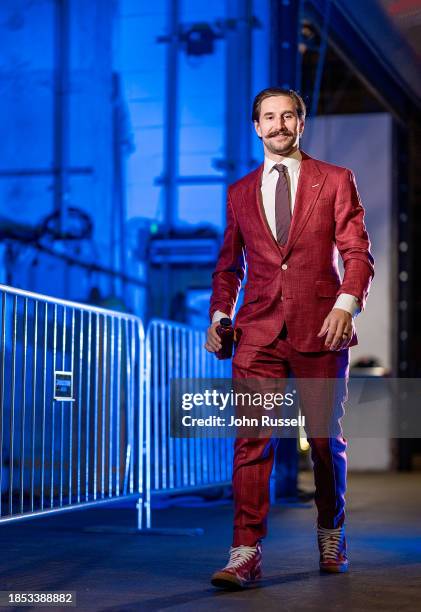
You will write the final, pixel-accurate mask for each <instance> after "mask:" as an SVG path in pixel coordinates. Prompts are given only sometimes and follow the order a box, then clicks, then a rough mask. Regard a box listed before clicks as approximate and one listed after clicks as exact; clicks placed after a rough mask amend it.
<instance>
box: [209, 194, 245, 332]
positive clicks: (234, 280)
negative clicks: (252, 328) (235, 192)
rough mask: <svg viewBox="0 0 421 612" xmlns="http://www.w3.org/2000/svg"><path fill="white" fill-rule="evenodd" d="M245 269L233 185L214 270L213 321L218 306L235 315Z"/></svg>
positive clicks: (211, 308) (228, 199) (211, 304)
mask: <svg viewBox="0 0 421 612" xmlns="http://www.w3.org/2000/svg"><path fill="white" fill-rule="evenodd" d="M245 272H246V258H245V247H244V241H243V237H242V235H241V231H240V228H239V226H238V223H237V219H236V217H235V213H234V208H233V205H232V200H231V188H228V196H227V207H226V226H225V231H224V238H223V242H222V246H221V249H220V251H219V255H218V260H217V263H216V267H215V271H214V272H213V274H212V295H211V298H210V307H209V320H210V322H212V317H213V314H214V312H215V311H216V310H220V311H222V312H224V313H226V314H227V315H228V316H229V317H230V318H231V319H232V317H233V315H234V311H235V305H236V303H237V299H238V294H239V292H240V289H241V283H242V281H243V279H244V275H245Z"/></svg>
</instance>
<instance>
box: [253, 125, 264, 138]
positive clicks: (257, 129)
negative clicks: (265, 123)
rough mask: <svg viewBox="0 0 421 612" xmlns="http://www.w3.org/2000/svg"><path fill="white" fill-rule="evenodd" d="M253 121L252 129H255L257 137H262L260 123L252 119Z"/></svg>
mask: <svg viewBox="0 0 421 612" xmlns="http://www.w3.org/2000/svg"><path fill="white" fill-rule="evenodd" d="M253 123H254V129H255V130H256V134H257V135H258V137H259V138H261V137H262V130H261V128H260V123H259V122H258V121H253Z"/></svg>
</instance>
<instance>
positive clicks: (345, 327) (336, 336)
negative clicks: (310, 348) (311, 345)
mask: <svg viewBox="0 0 421 612" xmlns="http://www.w3.org/2000/svg"><path fill="white" fill-rule="evenodd" d="M353 333H354V321H353V319H352V316H351V314H350V313H349V312H347V311H346V310H342V308H332V310H331V311H330V312H329V314H328V315H327V317H326V319H325V320H324V321H323V325H322V327H321V329H320V331H319V333H318V334H317V337H318V338H321V337H322V336H324V335H325V334H327V336H326V340H325V345H326V346H327V347H328V348H329V349H330V350H331V351H337V350H340V349H344V348H347V346H348V344H349V343H350V342H351V339H352V336H353Z"/></svg>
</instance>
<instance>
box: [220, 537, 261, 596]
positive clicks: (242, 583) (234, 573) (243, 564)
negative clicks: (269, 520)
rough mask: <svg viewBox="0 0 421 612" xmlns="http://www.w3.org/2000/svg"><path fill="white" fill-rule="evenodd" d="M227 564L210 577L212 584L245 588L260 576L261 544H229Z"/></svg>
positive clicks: (222, 586) (227, 587) (225, 587)
mask: <svg viewBox="0 0 421 612" xmlns="http://www.w3.org/2000/svg"><path fill="white" fill-rule="evenodd" d="M229 552H230V558H229V561H228V563H227V565H226V566H225V567H224V568H222V569H221V570H219V571H217V572H215V573H214V574H213V576H212V578H211V582H212V584H213V586H216V587H221V588H223V589H230V588H231V589H232V588H245V587H248V586H251V585H253V584H254V583H256V582H257V581H258V580H260V578H261V577H262V545H261V544H260V542H258V543H257V544H256V546H243V545H242V546H231V548H230V551H229Z"/></svg>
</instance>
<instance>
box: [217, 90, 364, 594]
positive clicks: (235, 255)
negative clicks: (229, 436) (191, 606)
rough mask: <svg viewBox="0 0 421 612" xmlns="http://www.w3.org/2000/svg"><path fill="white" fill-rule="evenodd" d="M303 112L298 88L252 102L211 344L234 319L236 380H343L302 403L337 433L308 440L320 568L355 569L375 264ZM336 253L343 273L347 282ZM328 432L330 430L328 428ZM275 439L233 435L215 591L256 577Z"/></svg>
mask: <svg viewBox="0 0 421 612" xmlns="http://www.w3.org/2000/svg"><path fill="white" fill-rule="evenodd" d="M305 114H306V107H305V104H304V101H303V100H302V98H301V97H300V96H299V95H298V94H297V92H295V91H292V90H284V89H280V88H277V87H275V88H269V89H265V90H263V91H262V92H260V93H259V94H258V95H257V96H256V98H255V100H254V103H253V114H252V119H253V122H254V127H255V130H256V132H257V135H258V136H259V138H260V139H261V140H262V144H263V149H264V155H265V159H264V163H262V164H261V165H260V166H259V167H258V168H257V169H256V170H254V171H252V172H250V173H249V174H247V175H246V176H245V177H243V178H242V179H240V180H238V181H236V182H235V183H234V184H232V185H230V186H229V188H228V198H227V211H226V229H225V233H224V240H223V245H222V247H221V250H220V253H219V258H218V262H217V265H216V268H215V271H214V273H213V275H212V296H211V300H210V310H209V315H210V322H211V325H210V327H209V329H208V333H207V341H206V344H205V348H206V349H207V350H208V351H210V352H216V351H218V350H219V348H220V347H221V342H220V338H219V336H218V334H217V333H216V327H217V326H218V322H219V320H220V319H221V318H222V317H230V318H232V317H233V315H234V311H235V306H236V302H237V299H238V294H239V291H240V288H241V284H242V281H243V279H244V276H245V270H246V265H247V270H248V273H247V283H246V287H245V295H244V301H243V304H242V306H241V308H240V310H239V312H238V314H237V316H236V319H235V325H234V329H235V332H236V350H235V355H234V357H233V361H232V376H233V378H256V379H258V378H260V379H262V378H263V379H264V378H277V379H284V380H286V379H287V378H288V376H289V375H290V374H291V373H292V374H293V375H294V377H296V379H309V378H317V379H326V380H327V379H337V380H340V381H343V383H344V384H343V392H342V393H339V396H338V397H336V398H335V401H336V403H337V404H338V405H339V410H338V406H336V407H333V408H332V406H329V405H328V404H329V402H325V401H323V400H321V399H320V395H319V397H318V394H317V393H312V391H311V389H310V390H309V392H308V393H304V394H303V396H302V397H301V398H300V401H301V407H302V410H303V411H304V414H306V415H309V416H310V419H311V418H312V417H311V415H313V416H314V415H316V416H317V418H321V419H322V420H323V418H324V416H326V414H327V418H328V420H329V419H330V420H332V418H333V419H334V421H335V422H334V423H333V426H334V432H335V433H334V434H333V435H332V436H320V437H317V436H313V437H309V443H310V446H311V457H312V461H313V468H314V478H315V486H316V493H315V501H316V506H317V514H318V516H317V537H318V545H319V550H320V560H319V567H320V569H321V570H322V571H327V572H344V571H346V570H347V568H348V560H347V555H346V540H345V532H344V520H345V512H344V507H345V497H344V496H345V489H346V453H345V450H346V440H345V438H344V437H343V435H342V429H341V426H340V421H339V419H340V416H342V414H343V412H341V411H342V409H343V402H344V400H345V398H346V381H347V378H348V371H349V347H350V346H353V345H355V344H357V336H356V333H355V328H354V317H355V316H356V314H357V313H358V312H360V311H361V310H362V309H363V308H364V306H365V302H366V298H367V295H368V291H369V287H370V283H371V279H372V277H373V275H374V267H373V266H374V260H373V257H372V255H371V253H370V241H369V237H368V234H367V231H366V228H365V225H364V209H363V206H362V204H361V200H360V197H359V195H358V191H357V187H356V183H355V178H354V175H353V173H352V171H350V170H348V169H346V168H342V167H340V166H335V165H332V164H329V163H326V162H323V161H319V160H315V159H312V158H311V157H310V156H309V155H307V154H306V153H304V151H302V150H300V148H299V140H300V136H301V135H302V133H303V130H304V123H305ZM338 253H339V254H340V256H341V258H342V260H343V265H344V275H343V278H342V279H341V277H340V275H339V270H338ZM329 431H331V430H329ZM276 441H277V440H276V439H273V438H271V437H270V438H268V437H254V438H241V437H239V438H237V439H236V440H235V446H234V467H233V495H234V534H233V541H232V546H231V547H230V555H229V561H228V563H227V565H226V566H225V567H224V568H223V569H221V570H219V571H217V572H216V573H215V574H214V575H213V576H212V584H214V585H216V586H220V587H232V586H233V585H234V586H240V587H243V586H247V585H249V584H252V583H253V582H254V581H256V580H258V579H259V578H260V577H261V558H262V551H261V541H262V539H263V538H264V537H265V535H266V519H267V513H268V510H269V478H270V474H271V470H272V466H273V459H274V449H275V444H276Z"/></svg>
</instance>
